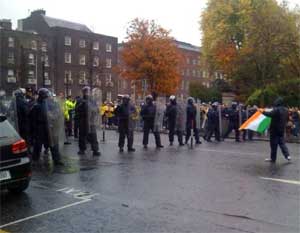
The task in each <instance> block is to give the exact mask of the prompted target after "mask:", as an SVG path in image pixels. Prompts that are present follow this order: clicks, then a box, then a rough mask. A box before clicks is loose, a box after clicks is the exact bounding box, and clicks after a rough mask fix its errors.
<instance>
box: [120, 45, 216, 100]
mask: <svg viewBox="0 0 300 233" xmlns="http://www.w3.org/2000/svg"><path fill="white" fill-rule="evenodd" d="M175 44H176V45H177V47H178V48H179V50H180V52H181V53H182V55H183V64H182V66H181V67H179V71H180V74H181V84H180V86H179V87H178V90H177V93H175V94H176V95H177V97H178V98H187V97H188V96H189V86H190V83H191V82H201V83H202V84H203V85H205V86H207V87H209V86H210V85H211V81H212V77H211V75H210V74H209V73H208V72H207V71H205V70H204V69H203V68H201V64H200V56H201V50H200V47H197V46H194V45H192V44H189V43H186V42H181V41H175ZM121 49H122V45H121V44H120V45H119V51H121ZM119 57H120V56H119ZM141 86H142V88H144V89H145V90H144V91H143V92H144V93H147V84H146V83H142V85H141ZM118 87H119V88H118V90H119V93H120V94H130V95H132V96H133V98H134V99H140V98H142V96H141V95H139V96H135V91H134V88H135V84H134V83H133V82H130V81H127V80H124V79H122V78H121V77H120V78H119V82H118Z"/></svg>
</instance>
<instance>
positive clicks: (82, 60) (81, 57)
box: [79, 54, 85, 65]
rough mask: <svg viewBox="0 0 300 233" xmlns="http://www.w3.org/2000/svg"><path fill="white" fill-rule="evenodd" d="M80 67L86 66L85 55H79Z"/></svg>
mask: <svg viewBox="0 0 300 233" xmlns="http://www.w3.org/2000/svg"><path fill="white" fill-rule="evenodd" d="M79 65H85V55H82V54H81V55H79Z"/></svg>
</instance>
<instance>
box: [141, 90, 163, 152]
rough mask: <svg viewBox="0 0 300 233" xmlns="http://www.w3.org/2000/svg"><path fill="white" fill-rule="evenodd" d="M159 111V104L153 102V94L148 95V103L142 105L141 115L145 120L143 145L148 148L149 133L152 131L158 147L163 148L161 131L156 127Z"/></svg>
mask: <svg viewBox="0 0 300 233" xmlns="http://www.w3.org/2000/svg"><path fill="white" fill-rule="evenodd" d="M156 111H157V106H156V105H155V104H154V103H153V97H152V95H148V96H147V97H146V103H145V104H144V105H143V106H142V108H141V112H140V115H141V117H142V119H143V121H144V124H143V131H144V135H143V145H144V148H145V149H147V146H148V141H149V133H150V131H152V133H153V134H154V138H155V144H156V148H162V147H163V146H162V145H161V141H160V134H159V131H158V130H156V129H154V122H155V115H156Z"/></svg>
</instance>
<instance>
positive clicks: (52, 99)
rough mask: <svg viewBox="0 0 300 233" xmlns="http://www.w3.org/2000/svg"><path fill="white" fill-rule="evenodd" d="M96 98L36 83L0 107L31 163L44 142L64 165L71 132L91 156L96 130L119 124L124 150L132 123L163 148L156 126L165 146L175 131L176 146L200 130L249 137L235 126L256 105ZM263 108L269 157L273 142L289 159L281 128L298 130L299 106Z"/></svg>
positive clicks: (197, 136) (56, 162) (206, 135)
mask: <svg viewBox="0 0 300 233" xmlns="http://www.w3.org/2000/svg"><path fill="white" fill-rule="evenodd" d="M101 99H102V98H101V97H99V96H97V94H96V93H95V92H94V90H91V88H90V87H88V86H86V87H84V88H83V89H82V95H81V96H77V97H75V98H74V99H73V98H72V97H71V96H67V97H66V98H64V96H63V95H62V94H60V95H59V96H56V95H55V94H53V93H51V92H50V91H49V90H48V89H46V88H41V89H39V90H38V92H37V95H35V94H34V92H33V90H32V89H31V88H27V89H18V90H16V91H15V92H14V99H13V101H11V102H10V104H9V105H8V106H7V105H6V106H5V104H3V102H1V101H0V104H1V105H0V113H1V114H6V115H7V116H8V119H10V121H11V122H12V123H13V124H14V126H15V128H16V129H17V131H18V132H19V134H20V136H21V137H22V138H24V139H25V140H26V142H27V144H28V147H29V148H30V153H31V154H32V159H33V164H38V163H39V160H40V154H41V151H42V148H43V147H44V149H45V153H48V151H49V150H50V151H51V155H52V158H53V162H54V165H57V166H60V165H63V162H62V160H61V153H60V143H61V142H62V141H63V142H64V144H70V143H71V142H70V140H69V138H70V137H72V136H74V138H77V139H78V147H79V151H78V155H85V153H86V150H87V143H90V144H91V150H92V151H93V156H100V155H101V153H100V151H99V143H98V136H97V131H98V130H99V129H100V128H102V129H103V130H105V129H115V128H117V129H118V132H119V142H118V147H119V151H120V152H124V147H125V139H127V150H128V152H134V151H135V148H134V146H133V145H134V131H135V130H136V129H142V131H143V141H142V143H143V146H144V149H147V148H148V142H149V134H150V133H153V135H154V139H155V144H156V148H157V149H161V148H163V147H164V146H163V145H162V143H161V138H160V133H161V132H167V133H168V138H169V146H173V145H174V136H177V140H178V145H179V146H184V145H186V144H189V143H191V144H192V143H193V142H195V144H196V145H197V144H201V143H202V142H201V140H200V138H201V137H200V133H201V134H202V137H203V139H204V140H206V141H207V142H212V140H211V139H212V137H213V136H214V138H215V141H217V142H220V141H222V140H225V139H226V138H227V137H228V136H229V135H230V134H231V132H232V131H234V136H235V141H236V142H241V141H242V140H243V141H246V140H253V135H254V132H253V131H250V130H243V131H240V130H239V127H240V125H241V124H242V123H243V122H245V121H246V120H247V119H248V118H250V117H251V116H252V115H253V114H254V113H255V112H256V111H257V107H256V106H252V107H249V106H244V105H242V104H238V103H237V102H232V103H231V105H230V106H226V105H223V104H219V103H218V102H214V103H210V104H203V103H202V104H201V103H196V102H195V100H194V98H192V97H189V98H187V100H186V101H183V100H181V99H180V100H177V98H176V97H175V96H174V95H171V96H170V97H169V99H168V100H167V101H166V99H164V98H160V99H159V98H158V97H153V96H152V95H148V96H146V98H145V100H144V101H143V102H141V103H140V104H138V105H135V104H133V103H132V101H131V100H130V97H129V95H123V96H118V99H117V100H116V101H115V102H114V103H113V102H108V101H107V102H104V103H102V101H101ZM166 102H167V103H166ZM279 102H280V101H279ZM278 109H279V110H278ZM263 113H264V114H265V115H267V116H270V117H271V118H272V122H273V125H272V124H271V127H270V141H271V143H270V145H271V159H270V160H271V161H272V162H275V161H276V151H277V145H279V146H280V147H281V149H282V152H283V154H284V156H285V157H286V158H287V159H288V160H289V159H290V155H289V152H288V149H287V147H286V146H285V144H284V133H285V131H286V132H287V134H292V135H294V136H295V137H296V136H298V135H299V122H300V114H299V109H298V108H292V109H289V111H287V109H286V108H285V107H283V103H282V101H281V102H280V103H279V104H278V103H276V104H275V106H274V108H273V110H272V111H271V113H270V112H263ZM274 122H275V123H276V124H275V123H274ZM274 124H275V125H274ZM279 128H280V130H278V129H279ZM274 135H275V136H274ZM278 135H279V137H277V136H278Z"/></svg>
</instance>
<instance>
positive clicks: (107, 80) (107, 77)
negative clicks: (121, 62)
mask: <svg viewBox="0 0 300 233" xmlns="http://www.w3.org/2000/svg"><path fill="white" fill-rule="evenodd" d="M105 81H106V84H107V83H111V74H106V80H105Z"/></svg>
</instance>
